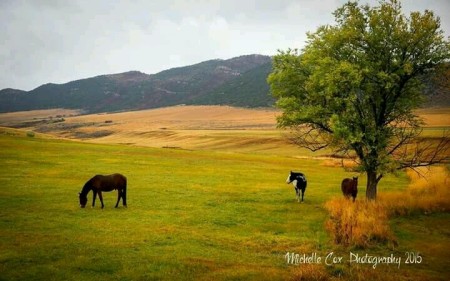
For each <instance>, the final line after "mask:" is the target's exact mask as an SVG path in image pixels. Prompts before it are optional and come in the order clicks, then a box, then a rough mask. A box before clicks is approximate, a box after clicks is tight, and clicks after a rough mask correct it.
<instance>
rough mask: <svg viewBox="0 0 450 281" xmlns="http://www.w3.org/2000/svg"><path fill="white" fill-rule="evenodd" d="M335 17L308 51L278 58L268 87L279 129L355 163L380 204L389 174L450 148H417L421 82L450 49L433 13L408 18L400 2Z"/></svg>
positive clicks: (346, 9) (342, 11)
mask: <svg viewBox="0 0 450 281" xmlns="http://www.w3.org/2000/svg"><path fill="white" fill-rule="evenodd" d="M334 16H335V20H336V23H335V24H334V25H326V26H321V27H319V28H318V29H317V31H316V32H314V33H308V40H307V42H306V46H305V47H304V48H303V49H302V50H297V49H289V50H287V51H279V54H278V55H276V56H275V57H274V59H273V71H272V73H271V74H270V75H269V78H268V82H269V84H270V87H271V92H272V94H273V95H274V96H275V97H276V98H277V106H278V107H280V108H281V109H282V114H281V116H280V117H279V118H278V124H279V126H280V127H288V128H292V129H294V130H292V131H293V132H295V142H296V143H297V144H299V145H301V146H304V147H307V148H309V149H311V150H318V149H322V148H328V149H333V150H334V151H335V152H336V153H341V154H343V155H346V156H349V157H354V158H355V159H356V161H357V163H358V166H357V169H356V170H358V171H360V172H365V173H366V174H367V189H366V197H367V198H368V199H375V198H376V194H377V185H378V182H379V181H380V180H381V178H382V177H383V175H385V174H387V173H391V172H394V171H396V170H399V169H402V168H405V167H415V166H421V165H429V164H432V163H434V162H436V161H438V158H439V156H440V155H442V153H443V149H446V148H448V138H443V139H442V141H441V142H439V143H437V144H436V143H434V144H433V143H429V144H427V146H423V143H422V146H421V144H420V143H418V142H417V141H416V137H417V136H419V134H420V128H421V125H422V122H421V120H420V118H418V117H417V116H416V115H415V114H414V111H413V110H414V109H416V108H417V107H419V106H420V105H421V103H422V102H423V100H424V98H423V94H422V92H423V91H422V90H423V87H422V82H421V81H423V79H422V76H423V75H424V74H426V73H429V72H431V71H435V70H436V69H437V68H438V66H439V65H442V64H443V63H445V62H448V60H449V59H450V43H449V40H448V38H447V39H446V38H445V37H444V33H443V30H442V29H441V28H440V19H439V17H437V16H436V15H435V14H434V13H433V12H432V11H428V10H426V11H424V12H422V13H420V12H412V13H411V14H410V15H409V17H407V16H405V15H404V14H403V13H402V10H401V4H400V2H399V1H397V0H388V1H380V2H379V5H378V6H374V7H371V6H369V5H360V4H359V3H357V2H348V3H346V4H344V5H343V6H342V7H341V8H339V9H337V10H336V11H335V12H334ZM413 144H414V145H415V147H414V149H412V145H413ZM439 160H440V159H439Z"/></svg>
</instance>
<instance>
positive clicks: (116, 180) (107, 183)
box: [79, 174, 127, 209]
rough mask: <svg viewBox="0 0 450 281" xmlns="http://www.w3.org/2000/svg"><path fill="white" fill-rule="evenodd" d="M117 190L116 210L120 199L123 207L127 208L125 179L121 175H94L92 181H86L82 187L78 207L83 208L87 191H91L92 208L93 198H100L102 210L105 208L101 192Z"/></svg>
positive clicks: (93, 204)
mask: <svg viewBox="0 0 450 281" xmlns="http://www.w3.org/2000/svg"><path fill="white" fill-rule="evenodd" d="M115 189H117V203H116V208H117V206H118V205H119V201H120V198H122V203H123V206H125V207H126V206H127V178H126V177H125V176H123V175H121V174H112V175H107V176H103V175H96V176H94V177H93V178H92V179H90V180H88V181H87V182H86V184H85V185H84V187H83V189H82V190H81V192H80V193H79V197H80V207H81V208H84V207H85V206H86V203H87V195H88V193H89V191H91V190H92V192H93V193H94V196H93V200H92V207H94V206H95V198H96V197H97V194H98V197H99V198H100V202H101V203H102V209H103V207H105V205H103V196H102V191H106V192H107V191H113V190H115Z"/></svg>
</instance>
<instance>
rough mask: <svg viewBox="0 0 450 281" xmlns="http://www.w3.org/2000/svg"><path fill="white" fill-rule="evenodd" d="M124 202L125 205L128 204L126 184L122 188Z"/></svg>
mask: <svg viewBox="0 0 450 281" xmlns="http://www.w3.org/2000/svg"><path fill="white" fill-rule="evenodd" d="M122 204H123V206H124V207H126V206H127V186H126V185H125V187H124V188H123V190H122Z"/></svg>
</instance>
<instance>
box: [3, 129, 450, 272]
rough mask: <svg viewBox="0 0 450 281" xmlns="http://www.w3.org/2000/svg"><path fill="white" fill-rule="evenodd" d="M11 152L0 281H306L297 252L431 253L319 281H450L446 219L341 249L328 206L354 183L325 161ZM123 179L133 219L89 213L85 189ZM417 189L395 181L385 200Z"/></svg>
mask: <svg viewBox="0 0 450 281" xmlns="http://www.w3.org/2000/svg"><path fill="white" fill-rule="evenodd" d="M0 147H1V150H0V166H1V167H2V168H1V169H0V185H1V187H0V280H290V279H299V280H300V278H304V277H301V276H300V272H301V270H302V266H309V265H303V264H300V265H289V264H287V262H286V259H285V257H284V256H285V254H286V253H287V252H295V253H299V254H302V253H305V254H308V255H309V254H311V253H317V254H318V255H320V256H326V255H327V254H328V253H330V252H332V251H334V252H339V253H341V254H342V255H345V256H347V255H348V253H349V251H352V252H358V253H361V254H365V253H369V254H378V255H390V254H391V253H394V254H395V255H396V256H401V257H402V258H403V259H405V258H406V257H405V252H420V253H421V254H422V255H423V262H421V264H413V265H411V264H410V265H406V264H402V265H401V267H400V268H397V267H396V266H394V265H391V266H388V265H378V267H377V268H376V269H373V268H372V267H371V265H368V264H358V265H356V264H355V265H349V264H348V263H344V264H341V265H333V266H326V265H324V264H318V265H314V266H313V267H312V269H311V271H313V272H314V271H315V270H317V272H325V273H324V274H326V275H320V274H319V275H317V276H318V277H317V278H316V280H328V278H332V280H358V279H361V280H362V279H364V280H370V279H373V280H448V277H449V272H448V268H449V261H450V257H449V254H448V248H446V250H443V249H442V248H438V249H440V250H438V249H436V247H438V246H440V247H448V246H449V243H448V238H449V236H450V230H449V229H448V220H449V218H450V216H449V214H446V213H443V214H434V215H428V216H422V215H416V216H415V217H406V218H398V219H397V220H396V221H393V222H392V225H393V227H394V231H395V233H396V235H397V236H398V238H399V246H398V247H397V248H395V249H394V250H391V249H390V248H389V247H388V246H382V245H381V246H379V247H377V248H374V249H370V250H367V249H366V250H362V249H359V250H358V249H343V248H340V247H337V246H334V245H333V244H332V241H331V240H330V237H329V235H328V234H327V233H326V231H325V228H324V222H325V220H326V219H327V212H326V210H325V209H324V206H323V204H324V203H325V201H326V200H328V199H330V198H332V197H334V196H341V194H340V189H339V184H340V180H341V179H342V178H344V177H347V176H350V175H351V174H349V173H345V172H344V171H343V170H342V169H341V168H338V167H327V166H325V165H323V164H322V162H321V161H320V160H313V159H295V158H289V157H285V156H273V155H264V154H242V153H231V152H212V151H187V150H179V149H162V148H161V149H157V148H142V147H133V146H125V145H98V144H88V143H80V142H73V141H65V140H58V139H49V138H42V137H41V136H35V137H30V136H27V135H26V134H25V133H24V132H20V131H14V130H1V131H0ZM292 169H294V170H300V171H302V172H304V173H305V174H306V175H307V177H308V188H307V191H306V195H305V203H303V204H299V203H297V202H296V200H295V196H294V190H293V187H292V185H287V184H286V183H285V179H286V176H287V173H288V171H289V170H292ZM114 172H120V173H123V174H124V175H126V176H127V178H128V194H127V197H128V198H127V201H128V202H127V203H128V208H123V207H120V208H117V209H114V205H115V202H116V198H117V194H116V193H104V203H105V208H104V209H103V210H102V209H101V208H100V207H98V206H99V205H100V202H99V201H98V199H97V204H96V205H97V207H95V208H90V204H91V202H92V201H91V200H92V194H89V195H88V199H89V202H88V207H87V208H85V209H80V208H79V205H78V192H79V191H80V190H81V188H82V186H83V184H84V183H85V182H86V181H87V180H88V179H89V178H90V177H92V176H93V175H95V174H109V173H114ZM407 182H408V179H407V177H406V176H404V175H402V176H400V177H388V178H386V179H383V181H382V182H381V183H380V187H379V188H380V192H383V191H385V190H399V189H403V188H405V186H406V185H407ZM364 185H365V182H364V180H362V181H361V182H360V186H361V187H364ZM364 192H365V191H364V188H361V189H360V198H363V196H364ZM434 226H436V227H434ZM432 229H434V230H432ZM435 243H437V244H435ZM430 245H435V247H434V248H430ZM444 249H445V248H444ZM366 273H367V274H368V275H367V276H369V279H367V278H364V276H366V275H365V274H366ZM311 274H312V275H310V276H315V275H314V274H313V273H311ZM370 276H371V277H372V278H370ZM310 278H312V277H310ZM301 280H311V279H301Z"/></svg>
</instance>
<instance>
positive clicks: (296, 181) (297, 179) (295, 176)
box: [286, 171, 307, 202]
mask: <svg viewBox="0 0 450 281" xmlns="http://www.w3.org/2000/svg"><path fill="white" fill-rule="evenodd" d="M286 183H287V184H290V183H292V184H293V185H294V188H295V194H296V196H297V200H298V202H300V191H301V192H302V202H303V195H304V194H305V190H306V184H307V182H306V177H305V175H304V174H302V173H300V172H293V171H291V172H290V173H289V176H288V177H287V179H286Z"/></svg>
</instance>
